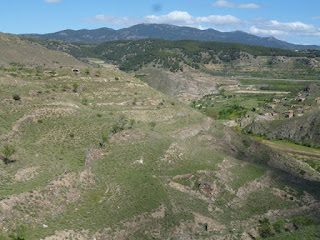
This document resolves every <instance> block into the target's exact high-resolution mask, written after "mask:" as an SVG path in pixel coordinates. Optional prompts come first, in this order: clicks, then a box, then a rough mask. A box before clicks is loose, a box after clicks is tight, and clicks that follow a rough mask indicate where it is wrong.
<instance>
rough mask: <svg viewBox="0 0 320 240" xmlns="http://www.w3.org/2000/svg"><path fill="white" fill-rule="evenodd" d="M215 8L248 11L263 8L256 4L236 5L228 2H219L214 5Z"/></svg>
mask: <svg viewBox="0 0 320 240" xmlns="http://www.w3.org/2000/svg"><path fill="white" fill-rule="evenodd" d="M212 6H214V7H225V8H247V9H257V8H261V6H260V5H257V4H254V3H247V4H235V3H232V2H228V1H226V0H218V1H216V2H215V3H214V4H212Z"/></svg>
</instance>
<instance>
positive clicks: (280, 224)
mask: <svg viewBox="0 0 320 240" xmlns="http://www.w3.org/2000/svg"><path fill="white" fill-rule="evenodd" d="M284 227H285V221H284V220H283V219H280V220H278V221H276V222H275V223H274V224H273V229H274V230H275V231H276V232H277V233H280V232H281V231H282V229H284Z"/></svg>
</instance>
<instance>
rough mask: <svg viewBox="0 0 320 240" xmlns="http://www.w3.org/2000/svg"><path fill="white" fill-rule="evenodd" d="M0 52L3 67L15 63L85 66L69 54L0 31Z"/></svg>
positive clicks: (46, 66) (47, 65)
mask: <svg viewBox="0 0 320 240" xmlns="http://www.w3.org/2000/svg"><path fill="white" fill-rule="evenodd" d="M0 52H1V55H0V66H5V67H7V66H9V65H14V66H16V65H17V64H18V65H27V66H29V67H38V68H50V67H53V68H59V67H60V66H63V67H65V66H69V67H84V66H85V64H84V63H82V62H80V61H79V60H77V59H75V58H74V57H72V56H70V55H69V54H66V53H63V52H57V51H51V50H48V49H47V48H45V47H43V46H41V45H40V44H37V43H34V42H29V41H25V40H23V39H21V38H20V37H19V36H17V35H12V34H4V33H0Z"/></svg>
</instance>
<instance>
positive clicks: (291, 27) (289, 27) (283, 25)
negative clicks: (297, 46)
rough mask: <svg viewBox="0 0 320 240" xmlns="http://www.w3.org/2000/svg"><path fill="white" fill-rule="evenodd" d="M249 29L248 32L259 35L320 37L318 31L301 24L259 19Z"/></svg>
mask: <svg viewBox="0 0 320 240" xmlns="http://www.w3.org/2000/svg"><path fill="white" fill-rule="evenodd" d="M254 23H255V24H254V25H253V26H251V27H250V32H251V33H253V34H259V35H266V36H270V35H275V36H281V35H282V36H284V35H297V36H320V29H319V28H317V27H315V26H313V25H310V24H305V23H302V22H279V21H277V20H263V19H259V20H256V21H255V22H254Z"/></svg>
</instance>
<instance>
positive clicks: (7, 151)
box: [2, 143, 16, 164]
mask: <svg viewBox="0 0 320 240" xmlns="http://www.w3.org/2000/svg"><path fill="white" fill-rule="evenodd" d="M15 153H16V148H15V147H14V146H13V145H11V144H8V143H7V144H5V145H4V146H3V148H2V154H3V158H4V159H3V160H4V162H5V163H6V164H8V163H9V162H10V159H9V158H10V157H11V156H12V155H13V154H15Z"/></svg>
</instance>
